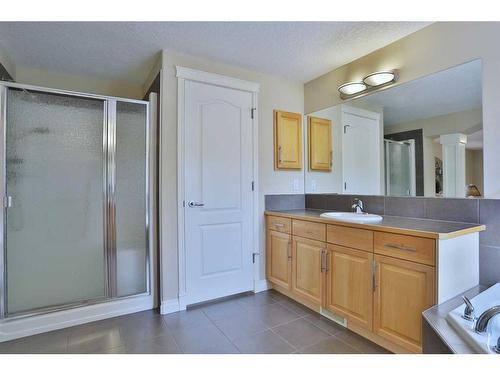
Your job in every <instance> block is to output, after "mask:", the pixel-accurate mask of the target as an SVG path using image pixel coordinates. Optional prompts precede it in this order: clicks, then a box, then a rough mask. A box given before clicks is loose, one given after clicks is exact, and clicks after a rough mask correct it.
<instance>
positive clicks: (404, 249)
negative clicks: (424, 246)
mask: <svg viewBox="0 0 500 375" xmlns="http://www.w3.org/2000/svg"><path fill="white" fill-rule="evenodd" d="M384 247H389V248H391V249H398V250H403V251H411V252H413V253H414V252H416V251H417V249H416V248H414V247H410V246H405V245H399V244H394V243H386V244H384Z"/></svg>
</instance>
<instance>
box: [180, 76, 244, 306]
mask: <svg viewBox="0 0 500 375" xmlns="http://www.w3.org/2000/svg"><path fill="white" fill-rule="evenodd" d="M184 99H185V105H184V111H185V113H184V118H185V155H184V158H185V159H184V160H185V197H184V200H185V208H184V210H185V251H186V292H187V296H186V303H187V304H192V303H197V302H202V301H206V300H210V299H214V298H219V297H224V296H228V295H231V294H236V293H241V292H245V291H249V290H252V289H253V264H252V222H251V219H252V207H253V192H252V175H253V172H252V170H253V162H252V143H253V140H252V134H253V132H252V119H251V112H250V111H251V108H252V104H253V102H252V101H253V98H252V94H251V93H250V92H246V91H240V90H234V89H229V88H223V87H218V86H213V85H209V84H204V83H198V82H192V81H186V83H185V95H184ZM190 202H191V204H190Z"/></svg>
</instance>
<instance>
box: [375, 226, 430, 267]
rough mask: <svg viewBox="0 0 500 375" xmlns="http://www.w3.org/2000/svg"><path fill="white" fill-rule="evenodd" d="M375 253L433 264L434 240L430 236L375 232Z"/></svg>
mask: <svg viewBox="0 0 500 375" xmlns="http://www.w3.org/2000/svg"><path fill="white" fill-rule="evenodd" d="M374 247H375V253H377V254H381V255H386V256H390V257H393V258H399V259H405V260H410V261H413V262H417V263H422V264H427V265H429V266H434V265H435V264H436V260H435V258H436V241H435V240H433V239H431V238H422V237H414V236H405V235H402V234H392V233H384V232H375V237H374Z"/></svg>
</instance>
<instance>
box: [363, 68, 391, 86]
mask: <svg viewBox="0 0 500 375" xmlns="http://www.w3.org/2000/svg"><path fill="white" fill-rule="evenodd" d="M396 79H397V78H396V72H394V71H382V72H375V73H371V74H368V75H367V76H366V77H365V78H363V82H364V83H365V84H366V85H367V86H372V87H377V86H381V85H385V84H388V83H390V82H396Z"/></svg>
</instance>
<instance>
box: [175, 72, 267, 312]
mask: <svg viewBox="0 0 500 375" xmlns="http://www.w3.org/2000/svg"><path fill="white" fill-rule="evenodd" d="M176 77H177V199H178V202H177V243H178V249H179V254H178V257H177V259H178V272H179V275H178V282H179V289H178V291H179V292H178V309H177V310H185V309H186V306H187V304H188V301H189V297H190V296H189V295H188V290H187V285H186V284H187V283H186V274H187V269H186V247H185V225H184V223H185V215H184V201H185V157H184V153H185V126H184V115H183V114H184V89H185V82H186V81H194V82H201V83H205V84H211V85H216V86H221V87H225V88H231V89H236V90H242V91H247V92H250V93H251V94H252V103H253V104H252V138H253V139H252V144H253V147H252V159H253V160H252V162H253V163H252V164H253V170H252V173H253V208H252V210H253V212H252V221H251V222H252V233H253V236H252V248H253V252H254V253H256V254H258V255H260V252H259V251H258V249H259V199H258V198H259V195H258V191H259V188H258V187H259V182H258V175H259V174H258V147H259V145H258V111H257V108H258V93H259V90H260V85H259V84H258V83H255V82H250V81H245V80H241V79H238V78H234V77H229V76H224V75H220V74H215V73H209V72H204V71H201V70H195V69H190V68H186V67H182V66H176ZM255 259H256V261H255V263H254V269H253V278H254V280H253V281H254V291H258V290H259V289H260V286H259V285H258V284H257V282H258V280H259V275H260V268H261V267H260V261H259V260H260V257H259V258H257V257H255ZM169 312H170V311H169Z"/></svg>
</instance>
